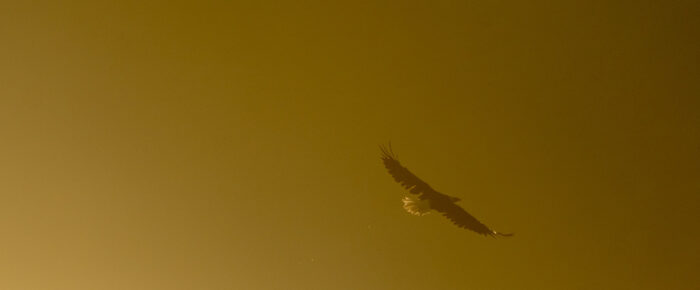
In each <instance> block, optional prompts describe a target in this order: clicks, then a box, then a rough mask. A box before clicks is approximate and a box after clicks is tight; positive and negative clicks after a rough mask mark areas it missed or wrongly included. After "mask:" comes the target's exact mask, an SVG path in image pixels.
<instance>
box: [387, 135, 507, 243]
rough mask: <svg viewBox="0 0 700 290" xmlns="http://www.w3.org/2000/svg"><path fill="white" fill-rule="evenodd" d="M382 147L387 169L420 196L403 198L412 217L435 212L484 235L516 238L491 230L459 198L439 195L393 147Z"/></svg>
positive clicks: (407, 188) (397, 180)
mask: <svg viewBox="0 0 700 290" xmlns="http://www.w3.org/2000/svg"><path fill="white" fill-rule="evenodd" d="M379 148H380V150H381V151H382V161H383V162H384V167H386V169H387V170H388V171H389V174H391V176H392V177H393V178H394V180H396V182H398V183H399V184H401V186H402V187H403V188H405V189H406V190H407V191H408V192H409V193H411V194H413V195H417V197H416V198H414V197H412V196H410V195H409V196H406V197H404V198H403V208H404V209H405V210H406V211H407V212H409V213H410V214H413V215H418V216H422V215H426V214H428V213H429V212H430V211H431V210H435V211H437V212H439V213H441V214H442V215H443V216H445V217H446V218H448V219H449V220H451V221H452V223H454V224H455V225H457V226H458V227H460V228H465V229H468V230H472V231H474V232H476V233H478V234H481V235H487V236H492V237H510V236H512V235H513V234H504V233H499V232H497V231H494V230H492V229H490V228H489V227H487V226H486V225H484V224H482V223H481V222H480V221H479V220H477V219H476V218H475V217H473V216H472V215H471V214H469V213H468V212H467V211H465V210H464V209H463V208H462V207H460V206H459V205H457V204H455V202H458V201H459V200H460V199H459V198H457V197H454V196H449V195H446V194H442V193H439V192H437V191H436V190H435V189H433V188H432V187H430V186H429V185H428V184H427V183H425V182H424V181H423V180H421V179H420V178H418V177H417V176H415V175H414V174H413V173H411V171H408V168H406V167H403V166H402V165H401V163H399V161H398V160H396V155H395V154H394V152H393V150H392V149H391V144H389V147H385V146H380V147H379Z"/></svg>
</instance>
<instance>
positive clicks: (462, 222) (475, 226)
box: [431, 202, 513, 237]
mask: <svg viewBox="0 0 700 290" xmlns="http://www.w3.org/2000/svg"><path fill="white" fill-rule="evenodd" d="M431 206H432V208H433V209H434V210H436V211H438V212H440V213H442V215H443V216H445V217H446V218H447V219H449V220H450V221H452V223H453V224H455V225H457V226H458V227H460V228H465V229H468V230H472V231H474V232H476V233H478V234H482V235H489V236H501V237H510V236H512V235H513V234H504V233H499V232H497V231H494V230H492V229H490V228H489V227H487V226H486V225H484V224H482V223H481V222H480V221H479V220H477V219H476V218H475V217H474V216H472V215H471V214H469V213H468V212H467V211H466V210H464V209H463V208H462V207H460V206H459V205H457V204H455V203H453V202H438V203H434V204H433V203H431Z"/></svg>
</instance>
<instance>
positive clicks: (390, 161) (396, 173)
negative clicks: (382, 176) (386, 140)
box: [379, 144, 436, 194]
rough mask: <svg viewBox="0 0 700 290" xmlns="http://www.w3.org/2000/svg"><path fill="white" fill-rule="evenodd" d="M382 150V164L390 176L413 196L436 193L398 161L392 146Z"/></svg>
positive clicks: (381, 147) (382, 147)
mask: <svg viewBox="0 0 700 290" xmlns="http://www.w3.org/2000/svg"><path fill="white" fill-rule="evenodd" d="M379 149H381V150H382V162H384V167H386V169H387V170H389V174H391V176H392V177H393V178H394V180H396V182H398V183H399V184H401V186H403V187H404V188H406V190H408V192H410V193H413V194H421V193H436V192H435V190H434V189H432V188H431V187H430V185H428V184H427V183H425V181H423V180H421V179H420V178H418V176H415V175H414V174H413V173H411V171H408V168H406V167H403V166H402V165H401V163H399V161H398V160H396V155H395V154H394V152H393V151H392V150H391V144H389V147H388V148H387V147H384V146H379Z"/></svg>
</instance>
